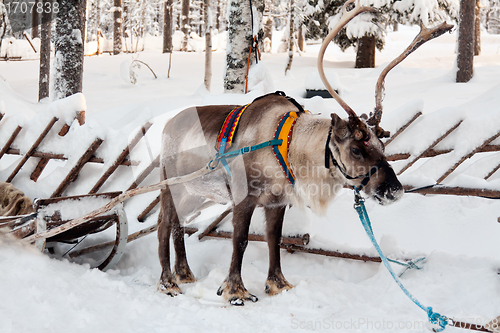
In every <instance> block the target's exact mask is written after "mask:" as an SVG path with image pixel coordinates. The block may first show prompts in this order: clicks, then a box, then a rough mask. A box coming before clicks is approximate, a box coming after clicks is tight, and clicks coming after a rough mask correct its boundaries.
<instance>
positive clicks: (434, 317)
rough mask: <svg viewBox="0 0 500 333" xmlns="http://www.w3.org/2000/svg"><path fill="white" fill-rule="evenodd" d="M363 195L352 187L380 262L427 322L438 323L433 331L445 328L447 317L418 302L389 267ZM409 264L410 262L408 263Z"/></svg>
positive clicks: (357, 206)
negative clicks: (374, 232)
mask: <svg viewBox="0 0 500 333" xmlns="http://www.w3.org/2000/svg"><path fill="white" fill-rule="evenodd" d="M364 201H365V200H364V199H363V197H361V195H360V194H359V190H358V189H357V188H356V187H354V202H355V203H354V209H356V211H357V212H358V215H359V219H360V220H361V223H362V224H363V227H364V228H365V231H366V234H367V235H368V237H369V238H370V241H371V242H372V244H373V246H374V247H375V249H376V250H377V253H378V255H379V256H380V259H382V262H383V263H384V266H385V267H386V268H387V270H388V271H389V273H390V274H391V276H392V278H393V279H394V281H395V282H396V283H397V285H398V286H399V288H401V290H402V291H403V292H404V293H405V295H406V296H408V298H409V299H411V300H412V301H413V303H415V304H416V305H417V306H418V307H419V308H421V309H422V310H424V311H425V312H426V313H427V317H428V318H429V322H430V323H431V324H434V325H438V326H439V327H438V328H434V331H435V332H441V331H443V330H444V329H445V328H446V325H447V324H448V318H447V317H445V316H442V315H440V314H439V313H437V312H433V311H432V308H431V307H430V306H429V307H425V306H424V305H422V303H420V302H419V301H418V300H417V299H416V298H415V296H413V295H412V294H410V292H409V291H408V289H406V288H405V286H403V284H402V283H401V280H400V279H399V277H398V276H397V275H396V273H394V271H393V270H392V268H391V265H390V264H389V259H388V258H387V257H386V256H385V255H384V253H383V252H382V250H381V249H380V246H379V245H378V243H377V240H376V239H375V236H374V235H373V230H372V225H371V222H370V218H369V217H368V213H367V212H366V208H365V203H364ZM398 263H399V262H398ZM413 264H414V263H413ZM410 265H411V264H410Z"/></svg>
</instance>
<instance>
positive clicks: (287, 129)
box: [273, 111, 300, 186]
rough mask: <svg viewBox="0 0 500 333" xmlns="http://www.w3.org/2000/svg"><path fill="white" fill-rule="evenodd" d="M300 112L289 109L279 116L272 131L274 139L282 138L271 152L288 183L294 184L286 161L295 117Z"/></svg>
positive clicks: (293, 178)
mask: <svg viewBox="0 0 500 333" xmlns="http://www.w3.org/2000/svg"><path fill="white" fill-rule="evenodd" d="M299 116H300V113H297V112H295V111H290V112H288V113H286V114H284V115H283V117H281V119H280V122H279V124H278V127H277V128H276V132H275V133H274V139H275V140H282V143H281V144H280V145H275V146H273V153H274V156H275V157H276V159H277V160H278V163H279V165H280V167H281V170H283V173H284V174H285V177H286V179H288V181H289V182H290V184H292V186H293V185H295V175H294V174H293V172H292V169H291V168H290V163H289V162H288V150H289V148H290V141H291V140H292V131H293V126H294V125H295V122H296V121H297V118H299Z"/></svg>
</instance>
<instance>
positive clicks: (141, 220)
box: [137, 196, 160, 222]
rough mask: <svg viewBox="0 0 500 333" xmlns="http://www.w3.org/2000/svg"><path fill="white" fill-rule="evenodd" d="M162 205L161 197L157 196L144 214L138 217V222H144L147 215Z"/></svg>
mask: <svg viewBox="0 0 500 333" xmlns="http://www.w3.org/2000/svg"><path fill="white" fill-rule="evenodd" d="M159 203H160V196H157V197H156V198H155V199H154V200H153V201H152V202H151V203H150V204H149V205H148V206H147V207H146V209H144V210H143V211H142V213H140V214H139V216H137V221H139V222H144V221H145V220H146V217H147V215H148V214H149V213H150V212H151V211H152V210H153V209H154V208H155V207H156V205H158V204H159Z"/></svg>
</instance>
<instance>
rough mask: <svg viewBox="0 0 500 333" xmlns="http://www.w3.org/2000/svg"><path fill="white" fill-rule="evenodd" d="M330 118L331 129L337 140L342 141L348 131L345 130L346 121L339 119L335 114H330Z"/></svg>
mask: <svg viewBox="0 0 500 333" xmlns="http://www.w3.org/2000/svg"><path fill="white" fill-rule="evenodd" d="M331 117H332V128H333V132H334V133H335V136H336V137H338V138H339V139H344V138H345V137H346V136H347V135H348V134H349V129H348V128H347V121H345V120H343V119H341V118H340V117H339V116H338V115H337V114H336V113H332V114H331Z"/></svg>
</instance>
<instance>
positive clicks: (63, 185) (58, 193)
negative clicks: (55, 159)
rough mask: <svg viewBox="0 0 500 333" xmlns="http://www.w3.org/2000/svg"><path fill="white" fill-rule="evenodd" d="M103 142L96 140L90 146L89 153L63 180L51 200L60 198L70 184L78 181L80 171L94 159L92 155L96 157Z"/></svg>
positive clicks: (83, 156) (86, 153)
mask: <svg viewBox="0 0 500 333" xmlns="http://www.w3.org/2000/svg"><path fill="white" fill-rule="evenodd" d="M102 141H103V140H102V139H100V138H97V139H95V140H94V142H93V143H92V144H91V145H90V147H89V148H88V149H87V151H86V152H85V153H84V154H83V155H82V156H81V157H80V159H79V160H78V162H77V163H76V165H75V166H74V167H73V168H72V169H71V170H70V172H69V173H68V175H67V176H66V178H65V179H64V180H63V182H62V183H61V184H60V185H59V187H58V188H57V189H56V190H55V191H54V193H52V195H51V196H50V197H51V198H54V197H60V196H61V195H62V194H63V192H64V190H66V188H67V187H68V186H69V184H70V183H71V182H72V181H74V180H75V179H76V177H77V176H78V173H80V170H82V168H83V166H84V165H85V163H87V162H88V161H89V160H90V158H91V157H92V155H94V153H95V151H96V150H97V148H99V146H100V145H101V143H102Z"/></svg>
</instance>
